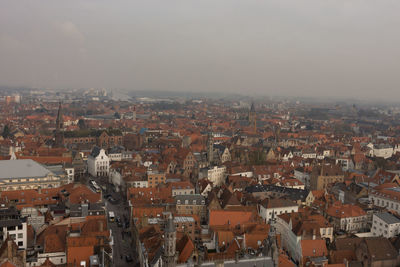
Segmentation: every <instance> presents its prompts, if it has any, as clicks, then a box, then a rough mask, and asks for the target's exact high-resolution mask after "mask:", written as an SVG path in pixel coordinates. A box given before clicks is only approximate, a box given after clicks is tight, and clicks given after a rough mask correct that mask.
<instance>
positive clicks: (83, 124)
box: [78, 119, 86, 130]
mask: <svg viewBox="0 0 400 267" xmlns="http://www.w3.org/2000/svg"><path fill="white" fill-rule="evenodd" d="M78 127H79V129H81V130H83V129H85V128H86V123H85V120H84V119H79V121H78Z"/></svg>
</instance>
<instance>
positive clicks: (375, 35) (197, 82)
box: [0, 0, 400, 99]
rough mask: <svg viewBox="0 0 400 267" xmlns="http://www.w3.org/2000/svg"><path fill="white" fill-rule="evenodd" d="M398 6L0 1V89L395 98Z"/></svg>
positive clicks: (309, 1)
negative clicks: (112, 89) (127, 90)
mask: <svg viewBox="0 0 400 267" xmlns="http://www.w3.org/2000/svg"><path fill="white" fill-rule="evenodd" d="M399 10H400V1H399V0H292V1H289V0H159V1H155V0H141V1H137V0H127V1H121V0H107V1H103V0H92V1H85V0H60V1H57V0H49V1H46V0H43V1H42V0H32V1H24V0H1V1H0V85H8V86H29V87H48V88H83V87H85V88H86V87H100V88H103V87H104V88H127V89H132V90H173V91H178V90H182V91H227V92H228V91H229V92H249V93H250V94H254V93H263V94H266V95H280V94H282V95H289V94H293V95H298V96H303V95H307V96H310V95H311V96H312V95H315V96H335V95H339V96H346V95H348V96H350V97H354V96H357V95H358V94H361V95H362V96H363V98H365V97H367V98H372V97H375V96H376V97H379V98H380V99H381V98H386V99H393V98H395V97H400V15H399Z"/></svg>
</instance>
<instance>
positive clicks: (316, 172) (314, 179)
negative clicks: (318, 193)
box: [310, 165, 344, 190]
mask: <svg viewBox="0 0 400 267" xmlns="http://www.w3.org/2000/svg"><path fill="white" fill-rule="evenodd" d="M343 180H344V173H343V170H342V168H341V166H339V165H322V166H317V167H315V168H314V169H313V171H312V174H311V183H310V185H311V190H322V189H326V188H327V186H328V185H329V184H332V183H336V182H343Z"/></svg>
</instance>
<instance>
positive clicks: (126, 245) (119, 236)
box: [88, 178, 139, 267]
mask: <svg viewBox="0 0 400 267" xmlns="http://www.w3.org/2000/svg"><path fill="white" fill-rule="evenodd" d="M94 180H95V181H96V183H97V184H98V185H99V186H100V187H102V188H105V189H106V190H105V191H103V198H104V196H107V195H110V196H111V197H112V199H113V201H110V200H109V199H106V198H105V199H104V202H105V206H106V212H107V220H109V219H108V212H110V211H113V212H114V214H115V221H114V222H110V221H108V226H109V228H110V229H111V232H112V236H113V241H114V245H113V266H118V267H120V266H121V267H128V266H139V265H138V264H137V256H136V255H134V248H133V247H132V235H131V232H130V227H129V226H130V225H129V221H130V214H129V207H128V204H127V203H125V202H124V201H123V200H122V197H121V194H120V193H117V192H115V191H114V190H113V187H112V185H110V184H109V183H107V181H106V179H104V178H103V179H101V178H100V179H99V178H94ZM88 181H89V179H88ZM117 218H119V219H120V222H121V224H120V225H119V226H118V223H117ZM127 256H128V257H130V258H131V260H130V261H129V262H128V261H127V258H126V257H127Z"/></svg>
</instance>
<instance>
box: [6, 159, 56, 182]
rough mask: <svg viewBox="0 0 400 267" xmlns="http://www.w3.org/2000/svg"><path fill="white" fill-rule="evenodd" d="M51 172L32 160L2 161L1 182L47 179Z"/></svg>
mask: <svg viewBox="0 0 400 267" xmlns="http://www.w3.org/2000/svg"><path fill="white" fill-rule="evenodd" d="M49 173H51V171H50V170H48V169H46V168H45V167H44V166H43V165H41V164H39V163H37V162H36V161H34V160H31V159H17V160H0V180H1V179H10V178H34V177H46V176H47V175H48V174H49Z"/></svg>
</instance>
